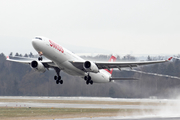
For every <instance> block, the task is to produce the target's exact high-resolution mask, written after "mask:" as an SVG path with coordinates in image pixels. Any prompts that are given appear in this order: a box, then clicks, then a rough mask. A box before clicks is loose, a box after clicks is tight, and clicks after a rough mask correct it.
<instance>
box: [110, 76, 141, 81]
mask: <svg viewBox="0 0 180 120" xmlns="http://www.w3.org/2000/svg"><path fill="white" fill-rule="evenodd" d="M111 80H139V79H138V78H128V77H120V78H118V77H111V78H110V81H111Z"/></svg>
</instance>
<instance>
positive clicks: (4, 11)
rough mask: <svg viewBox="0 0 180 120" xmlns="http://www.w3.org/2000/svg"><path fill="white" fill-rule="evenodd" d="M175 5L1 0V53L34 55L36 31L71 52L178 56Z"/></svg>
mask: <svg viewBox="0 0 180 120" xmlns="http://www.w3.org/2000/svg"><path fill="white" fill-rule="evenodd" d="M179 5H180V1H179V0H1V1H0V41H1V44H0V53H1V52H3V53H5V54H9V53H10V52H11V51H14V53H15V52H19V53H22V54H24V53H29V52H31V51H32V52H33V53H36V52H35V51H34V49H33V47H32V45H31V39H32V38H34V36H36V35H40V36H44V37H48V38H50V39H52V40H54V41H56V42H57V43H59V44H61V45H63V46H64V47H66V48H67V49H70V50H72V51H74V52H86V53H87V52H89V53H91V52H97V53H101V52H107V53H108V52H109V53H116V54H157V55H161V54H179V53H180V47H179V46H180V45H179V43H180V42H179V40H180V7H179ZM68 47H69V48H68ZM80 48H82V49H80Z"/></svg>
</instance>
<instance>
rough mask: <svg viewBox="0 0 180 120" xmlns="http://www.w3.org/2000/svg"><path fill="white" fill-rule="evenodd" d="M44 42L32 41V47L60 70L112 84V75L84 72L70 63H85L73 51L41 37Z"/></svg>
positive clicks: (101, 72)
mask: <svg viewBox="0 0 180 120" xmlns="http://www.w3.org/2000/svg"><path fill="white" fill-rule="evenodd" d="M41 38H42V40H38V39H32V45H33V47H34V49H35V50H36V51H37V52H42V53H43V55H44V56H45V57H46V58H48V59H50V60H52V61H53V62H54V63H55V64H56V65H57V66H58V67H59V69H60V70H62V71H64V72H66V73H68V74H70V75H73V76H80V77H84V76H87V75H88V74H89V75H90V76H91V79H92V80H93V82H95V83H100V82H110V80H109V78H110V77H111V74H110V73H108V72H107V71H106V70H103V69H102V70H99V72H98V73H93V72H88V73H87V72H84V71H83V70H80V69H78V68H76V67H75V66H74V65H72V63H71V62H70V61H81V62H85V60H84V59H82V58H80V57H79V56H77V55H75V54H74V53H72V52H71V51H69V50H67V49H65V48H64V47H62V46H60V45H58V44H56V43H55V42H53V41H52V40H49V39H47V38H44V37H41Z"/></svg>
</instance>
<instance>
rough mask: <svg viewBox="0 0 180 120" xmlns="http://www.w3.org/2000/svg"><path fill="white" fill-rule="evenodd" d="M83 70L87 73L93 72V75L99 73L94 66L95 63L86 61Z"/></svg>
mask: <svg viewBox="0 0 180 120" xmlns="http://www.w3.org/2000/svg"><path fill="white" fill-rule="evenodd" d="M83 67H84V69H85V70H86V71H87V72H94V73H98V72H99V69H98V67H97V66H96V64H95V63H93V62H91V61H86V62H85V63H84V65H83Z"/></svg>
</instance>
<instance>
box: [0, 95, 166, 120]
mask: <svg viewBox="0 0 180 120" xmlns="http://www.w3.org/2000/svg"><path fill="white" fill-rule="evenodd" d="M1 102H15V103H22V102H25V103H66V104H101V105H103V104H104V105H107V104H108V105H143V106H146V105H153V106H157V105H158V106H163V105H164V104H165V103H161V102H133V101H132V102H129V101H127V102H126V101H92V100H52V99H49V100H48V99H3V98H1V99H0V103H1ZM154 111H156V110H151V109H99V108H94V109H93V108H37V107H33V108H29V107H25V106H24V107H7V106H4V107H0V120H31V119H33V120H34V119H56V118H80V117H90V118H91V117H92V118H93V117H110V116H131V115H133V114H136V115H141V114H144V113H148V114H149V113H153V112H154Z"/></svg>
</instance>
